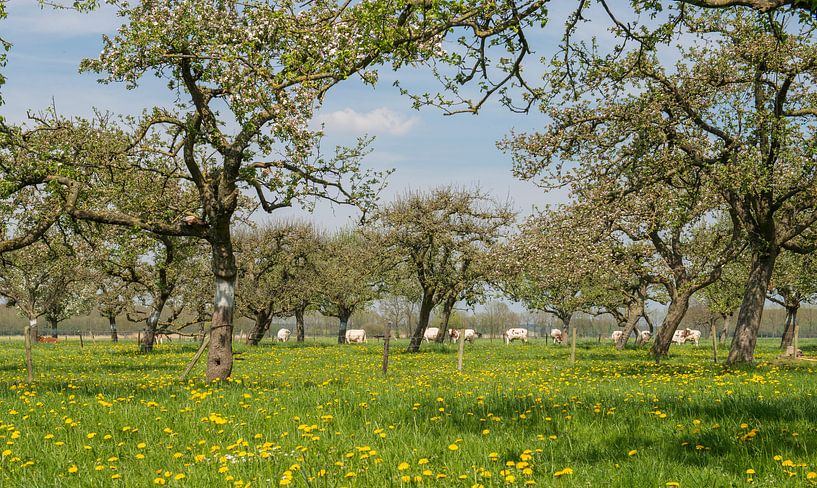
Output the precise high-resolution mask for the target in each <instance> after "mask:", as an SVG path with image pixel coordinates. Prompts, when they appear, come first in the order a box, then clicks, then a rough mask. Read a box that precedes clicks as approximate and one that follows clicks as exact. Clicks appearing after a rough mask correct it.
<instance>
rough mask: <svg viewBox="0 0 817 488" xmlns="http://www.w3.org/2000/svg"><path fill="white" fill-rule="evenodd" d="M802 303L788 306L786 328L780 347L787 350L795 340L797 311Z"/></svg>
mask: <svg viewBox="0 0 817 488" xmlns="http://www.w3.org/2000/svg"><path fill="white" fill-rule="evenodd" d="M799 309H800V305H799V304H798V305H797V306H791V307H789V306H787V307H786V328H785V330H783V338H782V340H781V341H780V347H781V348H782V349H783V350H786V348H787V347H789V346H791V345H792V343H793V342H794V326H795V324H796V323H797V311H798V310H799Z"/></svg>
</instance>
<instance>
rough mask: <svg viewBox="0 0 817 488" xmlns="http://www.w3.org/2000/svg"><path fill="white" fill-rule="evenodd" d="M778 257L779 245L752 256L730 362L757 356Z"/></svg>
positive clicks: (730, 351) (738, 361)
mask: <svg viewBox="0 0 817 488" xmlns="http://www.w3.org/2000/svg"><path fill="white" fill-rule="evenodd" d="M776 259H777V249H772V250H770V251H766V252H762V253H758V254H756V255H755V256H754V257H753V259H752V268H751V271H750V272H749V279H748V280H747V282H746V291H745V292H744V293H743V302H742V303H741V305H740V311H739V312H738V320H737V323H736V324H735V335H734V336H733V338H732V348H731V349H730V350H729V357H727V359H726V362H727V364H735V363H750V362H752V361H754V359H755V356H754V354H755V345H756V344H757V333H758V330H760V320H761V319H762V318H763V304H764V303H765V302H766V292H767V290H768V289H769V280H771V278H772V272H773V271H774V263H775V260H776Z"/></svg>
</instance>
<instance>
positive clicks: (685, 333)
mask: <svg viewBox="0 0 817 488" xmlns="http://www.w3.org/2000/svg"><path fill="white" fill-rule="evenodd" d="M700 340H701V331H700V330H698V329H682V330H676V331H675V333H674V334H672V342H673V344H684V343H686V342H693V343H695V345H696V346H697V345H698V341H700Z"/></svg>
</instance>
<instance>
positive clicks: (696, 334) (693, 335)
mask: <svg viewBox="0 0 817 488" xmlns="http://www.w3.org/2000/svg"><path fill="white" fill-rule="evenodd" d="M700 340H701V331H700V330H698V329H687V336H686V341H687V342H689V341H692V342H694V343H695V345H696V346H697V345H698V341H700Z"/></svg>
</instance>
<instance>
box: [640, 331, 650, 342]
mask: <svg viewBox="0 0 817 488" xmlns="http://www.w3.org/2000/svg"><path fill="white" fill-rule="evenodd" d="M651 338H652V332H650V331H648V330H642V331H641V332H639V333H638V343H639V344H646V343H647V342H649V341H650V339H651Z"/></svg>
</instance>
